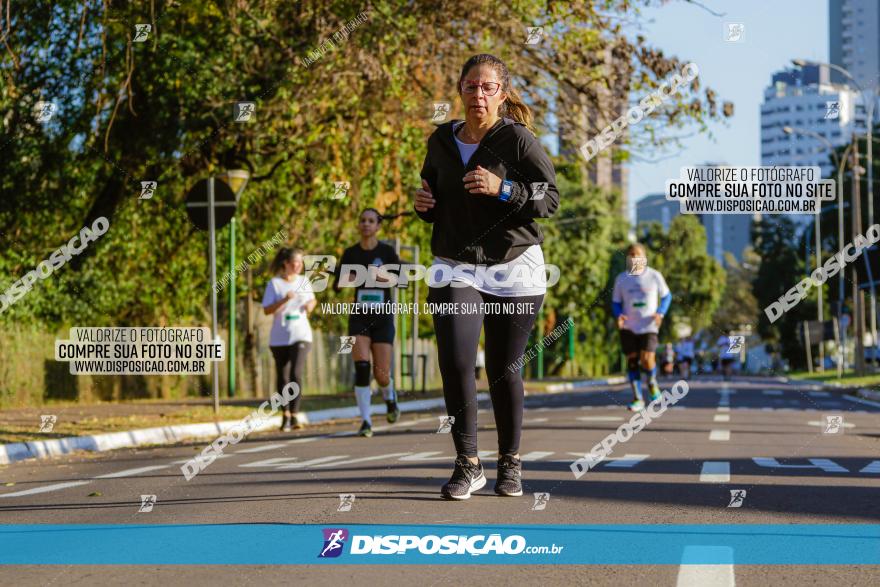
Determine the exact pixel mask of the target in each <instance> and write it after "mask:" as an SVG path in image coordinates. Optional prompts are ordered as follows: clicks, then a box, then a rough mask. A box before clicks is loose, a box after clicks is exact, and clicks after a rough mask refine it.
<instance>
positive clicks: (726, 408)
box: [718, 406, 730, 412]
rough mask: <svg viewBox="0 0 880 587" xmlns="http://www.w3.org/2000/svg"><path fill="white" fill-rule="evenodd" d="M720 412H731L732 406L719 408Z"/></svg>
mask: <svg viewBox="0 0 880 587" xmlns="http://www.w3.org/2000/svg"><path fill="white" fill-rule="evenodd" d="M718 411H719V412H729V411H730V406H718Z"/></svg>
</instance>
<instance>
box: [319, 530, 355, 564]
mask: <svg viewBox="0 0 880 587" xmlns="http://www.w3.org/2000/svg"><path fill="white" fill-rule="evenodd" d="M321 531H322V532H323V533H324V548H322V549H321V553H320V554H319V555H318V558H336V557H338V556H339V555H340V554H342V548H343V546H345V541H346V540H348V530H346V529H345V528H323V529H322V530H321Z"/></svg>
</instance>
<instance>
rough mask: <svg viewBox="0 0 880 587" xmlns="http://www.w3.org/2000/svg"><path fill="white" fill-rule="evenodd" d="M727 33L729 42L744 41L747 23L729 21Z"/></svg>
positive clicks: (726, 39) (726, 37) (726, 38)
mask: <svg viewBox="0 0 880 587" xmlns="http://www.w3.org/2000/svg"><path fill="white" fill-rule="evenodd" d="M725 27H726V29H727V34H726V36H725V38H724V40H725V41H727V42H728V43H742V42H743V40H744V37H745V34H746V25H744V24H742V23H741V22H728V23H727V24H726V25H725Z"/></svg>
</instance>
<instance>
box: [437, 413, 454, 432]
mask: <svg viewBox="0 0 880 587" xmlns="http://www.w3.org/2000/svg"><path fill="white" fill-rule="evenodd" d="M453 424H455V416H440V427H439V428H437V434H449V433H450V432H451V431H452V425H453Z"/></svg>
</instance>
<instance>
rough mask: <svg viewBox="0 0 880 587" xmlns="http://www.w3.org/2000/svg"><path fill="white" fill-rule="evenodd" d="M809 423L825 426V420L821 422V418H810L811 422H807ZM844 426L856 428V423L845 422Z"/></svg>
mask: <svg viewBox="0 0 880 587" xmlns="http://www.w3.org/2000/svg"><path fill="white" fill-rule="evenodd" d="M807 424H808V425H810V426H821V427H823V428H824V427H825V422H820V421H819V420H810V421H809V422H807ZM843 427H844V428H855V427H856V425H855V424H853V423H852V422H844V423H843Z"/></svg>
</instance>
